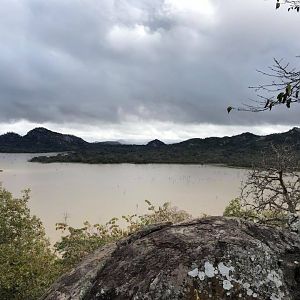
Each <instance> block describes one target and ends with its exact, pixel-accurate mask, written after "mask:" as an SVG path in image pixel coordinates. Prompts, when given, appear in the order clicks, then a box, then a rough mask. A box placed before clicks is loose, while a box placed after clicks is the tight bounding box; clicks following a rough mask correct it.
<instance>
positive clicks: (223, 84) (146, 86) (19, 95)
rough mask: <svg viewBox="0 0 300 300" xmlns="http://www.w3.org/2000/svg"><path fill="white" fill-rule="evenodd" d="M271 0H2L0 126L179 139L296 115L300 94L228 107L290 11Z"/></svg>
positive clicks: (242, 97)
mask: <svg viewBox="0 0 300 300" xmlns="http://www.w3.org/2000/svg"><path fill="white" fill-rule="evenodd" d="M275 2H276V1H275V0H242V1H237V0H226V1H224V0H49V1H41V0H0V133H4V132H7V131H12V130H13V131H16V132H18V133H20V134H23V133H25V132H26V131H27V130H29V129H31V128H33V127H35V126H45V127H48V128H49V129H52V130H58V131H62V132H66V133H73V134H78V135H81V136H82V137H84V138H86V139H87V140H114V139H127V140H148V139H152V138H160V139H162V140H165V141H168V140H182V139H187V138H190V137H205V136H222V135H233V134H236V133H239V132H242V131H252V132H254V133H260V134H266V133H270V132H279V131H284V130H287V129H289V128H290V127H292V126H300V124H299V120H300V119H299V115H300V105H298V106H297V105H295V106H294V107H293V109H292V110H290V111H288V110H287V109H284V108H282V109H281V108H279V109H274V111H272V112H270V113H269V112H266V113H245V112H234V113H231V114H230V115H228V114H227V113H226V107H227V106H228V105H233V106H238V105H240V104H241V103H242V102H247V101H248V99H249V98H254V97H255V93H254V91H253V90H249V89H248V86H249V85H255V84H257V83H259V82H264V81H265V80H266V78H263V77H261V76H260V75H259V74H258V73H257V72H256V69H262V70H264V69H266V68H267V67H268V66H269V65H271V64H272V59H273V57H276V58H284V59H285V60H286V61H291V62H292V63H294V64H298V66H299V59H296V58H295V56H296V55H299V52H300V51H299V50H300V39H299V38H298V37H299V29H298V28H299V25H300V15H299V14H297V13H288V12H287V11H286V9H285V8H283V9H280V10H275Z"/></svg>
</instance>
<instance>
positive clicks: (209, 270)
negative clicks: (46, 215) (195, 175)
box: [43, 217, 300, 300]
mask: <svg viewBox="0 0 300 300" xmlns="http://www.w3.org/2000/svg"><path fill="white" fill-rule="evenodd" d="M43 299H45V300H53V299H75V300H76V299H84V300H92V299H98V300H100V299H101V300H115V299H116V300H117V299H118V300H121V299H122V300H126V299H134V300H139V299H140V300H147V299H154V300H155V299H172V300H173V299H191V300H199V299H201V300H208V299H213V300H221V299H222V300H224V299H261V300H262V299H264V300H265V299H270V300H278V299H280V300H281V299H284V300H296V299H300V237H299V235H298V234H296V233H292V232H289V231H284V230H279V229H275V228H271V227H266V226H261V225H256V224H253V223H251V222H246V221H241V220H238V219H234V218H223V217H209V218H203V219H196V220H192V221H189V222H185V223H180V224H175V225H171V224H168V223H166V224H160V225H157V226H152V227H148V228H146V229H145V230H143V231H140V232H138V233H137V234H134V235H132V236H130V237H128V238H126V239H124V240H122V241H120V242H119V243H117V244H111V245H108V246H106V247H104V248H102V249H99V250H98V251H97V252H95V253H94V254H93V255H91V256H89V257H88V258H87V259H86V260H84V261H83V262H82V263H81V264H80V265H79V266H78V267H77V268H75V269H74V270H73V271H72V272H71V273H69V274H67V275H65V276H63V277H62V278H61V279H60V280H59V281H58V282H57V283H56V284H55V285H53V287H52V288H51V289H50V290H49V291H48V293H47V295H46V296H45V297H44V298H43Z"/></svg>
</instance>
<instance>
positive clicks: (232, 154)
mask: <svg viewBox="0 0 300 300" xmlns="http://www.w3.org/2000/svg"><path fill="white" fill-rule="evenodd" d="M63 136H64V135H63ZM2 137H3V136H2ZM25 137H26V136H25ZM25 137H23V138H22V137H18V136H16V135H12V134H10V136H9V137H8V138H7V139H9V140H10V142H11V144H12V145H15V143H17V142H18V140H19V139H21V140H22V139H24V138H25ZM52 137H53V139H54V140H52V142H51V143H50V144H51V145H52V148H51V149H54V148H56V150H55V151H59V150H57V148H58V147H59V145H60V143H58V142H57V141H56V142H55V136H54V135H53V133H52ZM77 139H78V138H75V137H73V139H70V140H69V144H66V143H64V144H63V145H64V150H66V151H68V150H73V151H72V152H70V153H67V154H59V155H57V156H51V157H45V156H41V157H36V158H34V159H32V161H35V162H44V163H50V162H82V163H181V164H224V165H230V166H239V167H249V166H252V165H253V163H255V162H256V161H258V160H259V158H260V157H261V155H262V153H263V152H264V153H268V151H269V149H270V145H271V144H274V145H283V144H284V145H291V146H293V147H294V148H295V151H296V155H297V156H299V158H300V129H299V128H293V129H291V130H289V131H288V132H284V133H278V134H270V135H266V136H258V135H255V134H252V133H249V132H246V133H242V134H239V135H236V136H232V137H227V136H226V137H211V138H204V139H201V138H194V139H189V140H186V141H183V142H180V143H174V144H165V143H163V142H161V141H159V140H153V141H150V142H149V143H148V144H147V145H122V144H114V143H87V142H85V141H83V140H81V139H79V140H77ZM35 140H36V139H35ZM59 140H60V141H61V140H63V141H65V138H63V137H61V136H60V139H59ZM67 140H68V139H67ZM0 144H1V137H0ZM54 145H55V147H54ZM45 146H46V141H44V143H43V147H45ZM0 147H1V146H0ZM32 147H33V145H32ZM62 148H63V147H62ZM43 149H44V150H45V152H48V151H51V149H50V148H48V149H47V150H46V147H45V148H43Z"/></svg>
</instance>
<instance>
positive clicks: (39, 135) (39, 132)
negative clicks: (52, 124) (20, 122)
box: [0, 128, 88, 153]
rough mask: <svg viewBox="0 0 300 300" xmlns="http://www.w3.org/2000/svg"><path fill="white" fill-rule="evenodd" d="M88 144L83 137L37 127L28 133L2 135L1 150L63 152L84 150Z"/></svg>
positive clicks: (0, 138) (0, 139)
mask: <svg viewBox="0 0 300 300" xmlns="http://www.w3.org/2000/svg"><path fill="white" fill-rule="evenodd" d="M87 146H88V143H87V142H86V141H84V140H83V139H81V138H79V137H76V136H74V135H69V134H61V133H57V132H53V131H51V130H48V129H46V128H35V129H33V130H30V131H29V132H28V133H27V134H26V135H24V136H20V135H18V134H16V133H6V134H4V135H1V136H0V152H31V153H34V152H37V153H38V152H61V151H70V150H79V149H80V150H82V149H85V148H86V147H87Z"/></svg>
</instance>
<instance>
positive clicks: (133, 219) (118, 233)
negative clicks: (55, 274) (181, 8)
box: [54, 200, 191, 270]
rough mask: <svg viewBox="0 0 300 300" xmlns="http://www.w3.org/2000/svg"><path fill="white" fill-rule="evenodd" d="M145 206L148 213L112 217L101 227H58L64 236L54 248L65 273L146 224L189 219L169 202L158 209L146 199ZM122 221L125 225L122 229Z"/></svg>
mask: <svg viewBox="0 0 300 300" xmlns="http://www.w3.org/2000/svg"><path fill="white" fill-rule="evenodd" d="M146 203H147V205H148V211H149V213H148V214H145V215H141V216H138V215H129V216H122V218H121V219H118V218H113V219H111V220H110V221H109V222H107V223H106V224H104V225H101V224H94V225H91V224H90V223H89V222H85V223H84V224H83V225H84V226H83V227H82V228H73V227H71V226H68V225H67V224H65V223H59V224H57V229H58V230H61V231H62V233H63V236H62V238H61V240H60V241H59V242H57V243H56V244H55V245H54V247H55V249H56V251H57V253H58V254H59V256H60V257H61V258H62V265H63V267H64V270H68V269H70V268H71V267H73V266H74V265H76V264H77V263H78V262H79V261H80V260H82V258H83V257H84V256H86V255H87V254H89V253H91V252H93V251H94V250H96V249H97V248H99V247H100V246H102V245H104V244H107V243H109V242H111V241H115V240H118V239H121V238H123V237H126V236H128V235H129V234H131V233H134V232H136V231H137V230H139V229H141V228H143V227H145V226H147V225H151V224H155V223H160V222H172V223H178V222H181V221H184V220H187V219H189V218H190V217H191V216H190V215H189V214H188V213H186V212H185V211H181V210H178V209H176V208H175V207H172V206H171V205H170V203H165V204H163V205H162V206H159V207H157V208H156V207H155V206H153V205H152V204H151V203H150V202H149V201H148V200H146ZM124 222H125V226H122V223H124Z"/></svg>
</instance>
